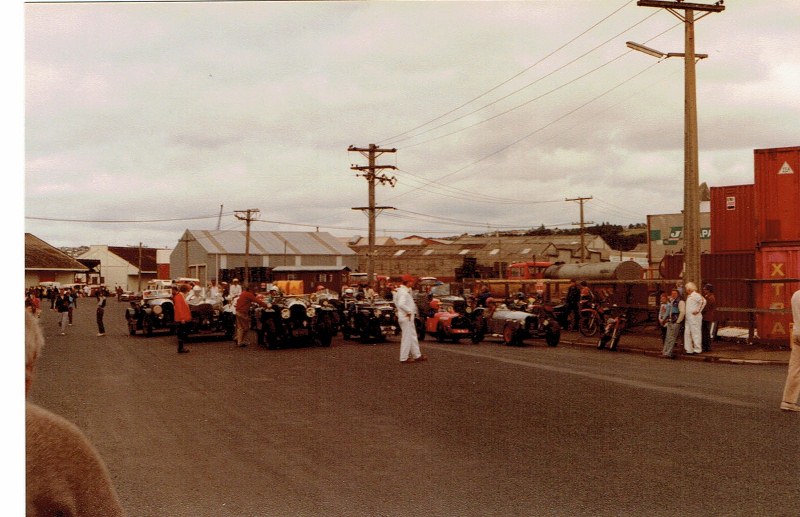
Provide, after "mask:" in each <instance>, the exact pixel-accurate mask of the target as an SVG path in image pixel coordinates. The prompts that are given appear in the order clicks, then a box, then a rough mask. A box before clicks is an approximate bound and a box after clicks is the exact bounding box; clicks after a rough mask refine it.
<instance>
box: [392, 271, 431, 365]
mask: <svg viewBox="0 0 800 517" xmlns="http://www.w3.org/2000/svg"><path fill="white" fill-rule="evenodd" d="M413 284H414V279H413V278H409V277H404V278H403V285H400V286H399V287H398V288H397V289H396V290H395V292H394V296H393V297H392V300H393V301H394V305H395V307H396V308H397V322H398V324H399V325H400V331H401V333H402V335H401V338H400V362H401V363H406V364H407V363H413V362H417V361H424V360H426V359H427V357H425V356H424V355H422V353H421V352H420V351H419V341H418V340H417V329H416V327H415V326H414V316H415V315H416V314H417V304H415V303H414V298H412V296H411V286H412V285H413ZM409 356H410V357H409Z"/></svg>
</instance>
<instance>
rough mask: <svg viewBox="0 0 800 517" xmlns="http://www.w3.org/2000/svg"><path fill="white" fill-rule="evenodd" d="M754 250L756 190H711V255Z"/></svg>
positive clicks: (749, 187) (747, 187)
mask: <svg viewBox="0 0 800 517" xmlns="http://www.w3.org/2000/svg"><path fill="white" fill-rule="evenodd" d="M755 249H756V207H755V186H754V185H732V186H725V187H711V253H723V252H730V251H749V252H752V251H754V250H755Z"/></svg>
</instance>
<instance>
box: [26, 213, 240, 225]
mask: <svg viewBox="0 0 800 517" xmlns="http://www.w3.org/2000/svg"><path fill="white" fill-rule="evenodd" d="M231 214H232V212H230V213H225V214H223V215H231ZM218 217H219V214H215V215H203V216H197V217H179V218H176V219H114V220H111V219H63V218H59V217H36V216H28V215H26V216H25V219H30V220H33V221H54V222H60V223H102V224H107V223H108V224H116V223H169V222H175V221H197V220H200V219H216V218H218Z"/></svg>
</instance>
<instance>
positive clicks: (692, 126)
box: [625, 32, 708, 285]
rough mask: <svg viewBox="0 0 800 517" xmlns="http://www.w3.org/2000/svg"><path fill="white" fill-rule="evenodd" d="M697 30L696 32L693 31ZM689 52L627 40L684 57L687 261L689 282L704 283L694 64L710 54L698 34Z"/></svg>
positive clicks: (638, 48)
mask: <svg viewBox="0 0 800 517" xmlns="http://www.w3.org/2000/svg"><path fill="white" fill-rule="evenodd" d="M692 33H693V32H692ZM686 41H687V45H686V50H687V51H688V52H686V53H682V52H681V53H673V52H670V53H667V52H661V51H660V50H655V49H652V48H650V47H646V46H644V45H641V44H639V43H634V42H633V41H628V42H626V43H625V44H626V45H627V46H628V48H630V49H632V50H636V51H639V52H643V53H645V54H647V55H648V56H653V57H656V58H658V59H666V58H669V57H682V58H684V66H685V73H684V92H685V101H684V117H683V118H684V141H683V263H684V265H685V268H686V269H685V271H684V274H683V279H684V281H686V282H695V283H696V284H697V285H701V284H700V276H701V275H700V273H701V271H700V193H699V189H700V174H699V172H698V170H697V169H698V157H697V85H696V82H695V71H694V64H695V60H696V59H703V58H706V57H708V54H695V53H694V38H693V37H692V38H691V45H690V44H689V41H690V38H689V37H688V36H687V40H686Z"/></svg>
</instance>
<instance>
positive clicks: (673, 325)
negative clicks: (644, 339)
mask: <svg viewBox="0 0 800 517" xmlns="http://www.w3.org/2000/svg"><path fill="white" fill-rule="evenodd" d="M668 302H669V314H667V317H666V327H667V333H666V335H665V337H664V350H663V351H662V352H661V355H662V356H664V357H668V358H670V359H674V358H675V354H674V352H673V349H674V348H675V341H677V340H678V336H679V335H680V333H681V326H682V325H683V319H684V317H685V316H686V303H685V302H684V301H683V300H681V295H680V294H679V293H678V290H677V289H673V290H672V292H671V293H670V296H669V300H668Z"/></svg>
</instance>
